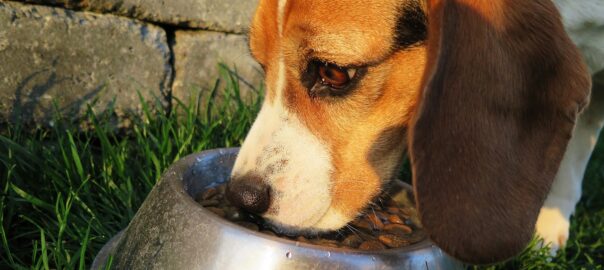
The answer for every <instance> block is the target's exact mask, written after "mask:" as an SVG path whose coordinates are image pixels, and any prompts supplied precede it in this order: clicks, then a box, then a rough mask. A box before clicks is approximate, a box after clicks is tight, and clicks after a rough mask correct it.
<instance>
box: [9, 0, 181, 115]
mask: <svg viewBox="0 0 604 270" xmlns="http://www.w3.org/2000/svg"><path fill="white" fill-rule="evenodd" d="M170 58H171V56H170V49H169V47H168V44H167V39H166V34H165V32H164V30H162V29H161V28H159V27H156V26H153V25H150V24H146V23H140V22H137V21H135V20H130V19H126V18H121V17H116V16H112V15H98V14H93V13H87V12H74V11H69V10H64V9H60V8H49V7H42V6H32V5H24V4H19V3H15V2H0V59H2V65H0V82H1V83H0V121H6V120H9V121H14V122H17V121H20V122H29V121H31V120H34V121H35V122H37V123H41V122H47V121H48V120H49V119H50V117H51V116H52V114H53V113H54V111H55V110H54V105H53V103H54V102H56V107H57V109H59V110H60V111H61V112H62V113H63V114H64V115H68V116H76V117H77V116H78V115H81V113H82V112H84V111H85V109H86V104H87V103H90V102H94V107H93V109H94V110H95V111H96V112H100V111H102V110H104V109H106V108H107V107H109V106H113V107H114V108H115V111H116V113H117V116H118V117H119V119H122V118H123V116H125V115H127V114H128V113H130V112H134V113H139V112H140V110H141V102H140V99H139V96H138V94H137V91H139V92H140V94H141V95H142V97H143V98H144V99H145V100H148V101H151V102H155V101H157V100H160V101H162V100H165V96H166V95H167V94H168V92H169V87H170V83H171V78H172V67H171V65H170ZM164 102H165V101H164ZM164 105H165V104H164ZM122 124H123V123H122Z"/></svg>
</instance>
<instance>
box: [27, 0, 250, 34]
mask: <svg viewBox="0 0 604 270" xmlns="http://www.w3.org/2000/svg"><path fill="white" fill-rule="evenodd" d="M17 1H24V2H31V3H40V4H47V5H58V6H63V7H67V8H70V9H82V10H90V11H95V12H102V13H113V14H118V15H122V16H127V17H132V18H137V19H141V20H144V21H150V22H159V23H165V24H171V25H178V26H186V27H191V28H202V29H209V30H217V31H224V32H233V33H242V32H246V31H247V28H248V25H249V23H250V21H251V18H252V15H253V13H254V10H255V8H256V5H257V3H258V0H170V1H165V0H17Z"/></svg>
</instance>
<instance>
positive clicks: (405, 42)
mask: <svg viewBox="0 0 604 270" xmlns="http://www.w3.org/2000/svg"><path fill="white" fill-rule="evenodd" d="M420 5H421V4H420V3H419V2H418V1H417V0H413V1H409V2H406V3H405V4H404V5H403V6H402V7H400V8H399V15H398V21H397V23H396V29H395V33H394V34H395V40H394V42H395V44H394V46H393V47H394V48H395V49H404V48H407V47H409V46H412V45H414V44H416V43H420V42H423V41H425V40H426V38H427V32H428V30H427V19H426V13H425V11H424V10H423V9H422V7H421V6H420Z"/></svg>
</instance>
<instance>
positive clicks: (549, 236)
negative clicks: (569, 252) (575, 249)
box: [536, 207, 570, 256]
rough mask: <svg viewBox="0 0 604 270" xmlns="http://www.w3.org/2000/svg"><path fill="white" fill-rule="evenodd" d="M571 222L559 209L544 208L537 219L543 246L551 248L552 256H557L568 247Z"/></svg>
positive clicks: (537, 227) (538, 232)
mask: <svg viewBox="0 0 604 270" xmlns="http://www.w3.org/2000/svg"><path fill="white" fill-rule="evenodd" d="M569 228H570V222H569V218H567V217H566V216H565V215H564V214H563V213H562V212H561V211H560V210H559V209H557V208H549V207H543V208H541V212H540V213H539V217H538V218H537V225H536V230H537V235H538V236H539V237H541V238H543V242H542V243H541V245H542V246H549V248H550V254H551V255H552V256H555V255H556V253H557V252H558V250H560V249H561V248H563V247H564V246H565V245H566V241H567V240H568V234H569V232H568V231H569Z"/></svg>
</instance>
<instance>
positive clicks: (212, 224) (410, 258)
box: [92, 148, 463, 270]
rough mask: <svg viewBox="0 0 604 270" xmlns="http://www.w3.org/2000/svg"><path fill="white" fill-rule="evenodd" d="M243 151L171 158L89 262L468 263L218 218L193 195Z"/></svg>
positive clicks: (186, 265) (206, 265) (173, 265)
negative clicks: (353, 246) (271, 231)
mask: <svg viewBox="0 0 604 270" xmlns="http://www.w3.org/2000/svg"><path fill="white" fill-rule="evenodd" d="M238 150H239V149H238V148H229V149H217V150H210V151H205V152H202V153H199V154H194V155H190V156H187V157H186V158H184V159H182V160H180V161H178V162H176V163H175V164H174V165H172V166H171V167H170V168H169V169H168V171H167V172H165V173H164V175H163V177H162V180H161V181H160V182H159V183H158V184H157V185H156V186H155V188H154V189H153V190H152V191H151V193H150V194H149V196H148V197H147V199H146V200H145V202H144V203H143V205H142V206H141V208H140V209H139V210H138V212H137V213H136V215H135V216H134V219H133V220H132V222H131V223H130V225H128V227H127V228H126V229H125V230H124V231H122V232H120V233H119V234H118V235H116V236H115V237H113V238H112V239H111V240H110V241H109V242H108V243H107V244H106V245H105V247H104V248H103V249H102V250H101V252H100V253H99V254H98V255H97V257H96V259H95V260H94V262H93V265H92V268H93V269H99V268H101V267H104V266H105V265H106V264H107V262H108V261H111V268H112V269H220V270H226V269H463V265H462V264H461V263H459V262H457V261H455V260H454V259H452V258H450V257H449V256H447V255H446V254H444V253H443V252H442V251H441V250H440V249H439V248H438V247H436V246H434V245H433V244H432V243H431V242H430V241H428V240H425V241H422V242H419V243H416V244H413V245H411V246H408V247H404V248H399V249H392V250H384V251H351V250H346V249H338V248H330V247H319V246H314V245H309V244H304V243H300V242H296V241H291V240H287V239H281V238H277V237H273V236H269V235H264V234H261V233H258V232H254V231H251V230H248V229H245V228H242V227H239V226H237V225H235V224H232V223H230V222H228V221H226V220H223V219H221V218H219V217H217V216H216V215H214V214H212V213H211V212H209V211H208V210H205V209H204V208H203V207H201V206H200V205H199V204H197V203H196V202H195V201H194V200H193V198H192V196H191V194H197V193H198V192H200V191H201V190H203V189H204V188H205V187H206V186H208V185H210V184H212V183H222V182H225V181H227V180H228V178H229V174H230V172H231V168H232V166H233V163H234V162H235V157H236V156H237V152H238Z"/></svg>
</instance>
